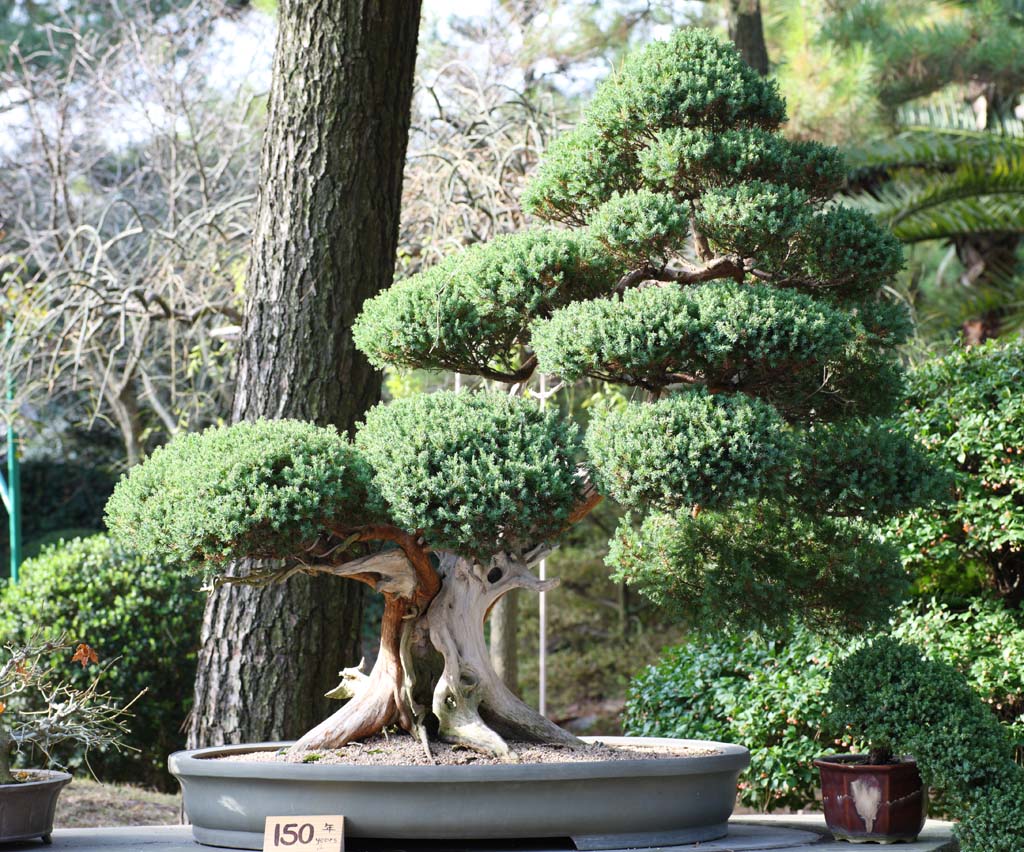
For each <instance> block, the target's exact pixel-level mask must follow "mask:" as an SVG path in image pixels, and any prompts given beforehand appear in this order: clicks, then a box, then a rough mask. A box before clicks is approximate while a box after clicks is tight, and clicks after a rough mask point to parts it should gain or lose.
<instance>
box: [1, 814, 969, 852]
mask: <svg viewBox="0 0 1024 852" xmlns="http://www.w3.org/2000/svg"><path fill="white" fill-rule="evenodd" d="M730 826H733V827H734V830H733V831H730V834H729V837H727V838H725V839H723V840H715V841H711V842H708V843H701V844H699V845H696V846H690V847H681V846H676V847H672V849H673V850H679V852H683V850H685V849H693V850H699V852H769V850H771V852H856V850H867V849H871V848H874V849H877V848H879V847H877V846H874V847H872V846H863V845H862V846H855V845H851V844H849V843H843V842H840V841H836V840H832V839H831V837H830V836H829V835H828V831H827V830H826V829H825V823H824V821H823V820H822V818H821V817H820V816H785V817H765V816H746V817H734V818H733V820H732V821H731V822H730ZM204 848H208V847H202V846H199V845H198V844H197V843H195V842H194V841H193V840H192V835H191V830H190V829H189V827H188V826H159V827H150V828H72V829H58V830H57V831H55V832H54V833H53V845H52V846H50V847H49V849H50V850H53V852H57V850H60V852H128V851H129V850H142V852H200V850H202V849H204ZM370 848H372V850H374V852H404V850H409V852H454V850H459V849H460V847H459V846H458V845H456V844H429V845H427V844H424V843H414V844H410V843H403V842H402V841H395V842H393V843H387V844H374V845H373V846H372V847H370ZM568 848H570V847H569V846H567V845H558V844H552V843H540V844H531V845H524V844H522V843H513V842H508V843H503V844H489V843H488V844H477V845H474V846H472V847H461V849H465V850H467V852H477V850H479V852H510V850H529V852H562V850H566V849H568ZM886 848H891V849H892V850H893V852H956V850H957V849H958V847H957V844H956V843H955V842H954V841H953V839H952V833H951V826H950V824H949V823H944V822H936V821H929V823H928V825H927V826H925V830H924V832H923V833H922V834H921V837H920V838H919V839H918V841H917V842H916V843H901V844H899V845H898V846H892V847H886ZM44 849H47V847H45V846H43V845H42V844H41V843H40V842H39V841H33V842H29V843H9V844H8V843H0V852H28V850H44ZM365 849H367V846H365V845H364V844H361V843H360V842H359V841H358V840H356V839H351V840H349V841H348V842H347V843H346V852H363V850H365ZM666 852H670V850H668V849H666Z"/></svg>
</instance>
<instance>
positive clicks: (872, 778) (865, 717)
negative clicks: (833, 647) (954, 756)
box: [814, 645, 928, 843]
mask: <svg viewBox="0 0 1024 852" xmlns="http://www.w3.org/2000/svg"><path fill="white" fill-rule="evenodd" d="M879 647H880V648H881V645H879ZM877 662H878V661H877V659H876V657H875V656H874V655H869V656H865V655H864V654H858V653H854V654H851V655H850V656H848V657H846V658H845V659H843V660H841V661H840V662H839V663H838V664H837V665H836V667H835V669H834V671H833V680H832V685H831V689H830V697H831V698H832V701H831V702H830V703H831V704H832V707H833V711H832V717H831V719H830V723H831V726H832V727H833V728H835V730H836V731H837V732H842V733H846V734H852V735H853V736H854V737H855V738H858V739H860V740H861V741H862V742H867V743H868V744H869V748H868V751H867V754H836V755H828V756H824V757H819V758H818V759H817V760H815V761H814V765H815V766H817V767H818V770H819V772H820V773H821V796H822V806H823V808H824V811H825V822H826V823H827V825H828V828H829V831H831V832H832V834H833V835H835V837H836V838H837V839H838V840H850V841H854V842H861V843H863V842H868V841H873V842H876V843H897V842H900V841H906V842H911V841H913V840H915V839H916V838H917V835H918V834H919V833H920V832H921V829H922V828H923V827H924V821H925V815H926V812H927V806H928V788H927V787H926V786H925V784H924V782H923V781H922V780H921V773H920V772H919V771H918V767H917V761H916V760H914V759H913V758H911V757H906V756H901V755H900V754H899V751H898V749H899V747H900V745H901V744H900V743H899V742H894V740H893V738H892V736H891V733H892V731H891V720H887V719H886V718H885V717H886V716H887V715H888V714H889V713H890V710H891V708H889V706H888V703H887V700H886V691H885V688H884V684H882V682H881V681H882V680H885V679H887V678H891V677H897V678H898V677H899V676H900V675H899V671H886V670H881V671H879V670H877V669H875V668H874V667H873V666H874V664H875V663H877ZM865 667H867V669H866V670H865Z"/></svg>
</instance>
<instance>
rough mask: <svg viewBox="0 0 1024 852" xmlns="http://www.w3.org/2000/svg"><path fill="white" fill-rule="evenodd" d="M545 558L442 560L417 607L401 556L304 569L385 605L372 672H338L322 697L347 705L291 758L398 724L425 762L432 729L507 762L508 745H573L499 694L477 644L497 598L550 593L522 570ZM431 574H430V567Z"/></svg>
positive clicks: (414, 583)
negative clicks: (337, 578) (349, 581)
mask: <svg viewBox="0 0 1024 852" xmlns="http://www.w3.org/2000/svg"><path fill="white" fill-rule="evenodd" d="M545 552H546V548H544V547H543V546H542V547H538V548H535V549H534V550H533V551H531V552H530V553H528V554H526V555H525V556H524V557H522V558H516V557H513V556H510V555H508V554H505V553H499V554H497V555H495V556H494V557H493V558H492V559H490V560H489V561H488V562H487V563H486V564H481V563H479V562H474V561H472V560H469V559H465V558H463V557H459V556H457V555H455V554H450V553H446V554H443V555H442V558H441V564H440V568H439V570H438V572H436V573H432V575H433V576H434V577H436V578H437V581H438V583H437V584H438V587H439V588H438V591H437V593H436V595H434V596H433V597H432V598H431V600H429V601H428V603H427V604H421V603H420V601H421V599H422V598H423V597H424V596H423V594H421V591H420V587H419V585H418V583H419V578H420V576H421V575H422V574H423V572H422V571H417V570H416V569H415V567H414V566H413V565H412V564H411V562H410V560H409V559H408V558H407V555H406V554H405V553H404V552H403V551H402V550H394V551H384V552H381V553H377V554H373V555H372V556H369V557H364V558H363V559H358V560H352V561H350V562H348V563H343V564H340V565H329V564H328V565H317V566H310V567H311V570H319V571H324V572H325V573H333V574H338V575H341V576H349V577H353V578H355V579H359V580H361V581H362V582H366V583H368V584H370V585H371V586H374V588H377V589H379V590H381V591H383V592H384V595H385V601H386V603H385V608H384V618H383V622H382V625H381V647H380V654H379V656H378V658H377V662H376V663H375V664H374V667H373V670H372V671H371V672H370V674H369V675H365V674H363V672H362V670H361V669H362V666H361V665H360V666H359V667H356V668H351V669H345V670H344V671H343V672H342V673H341V675H342V681H341V683H340V684H339V685H338V686H337V687H336V688H335V689H333V690H332V691H331V692H330V693H328V695H329V696H331V697H337V698H348V699H349V701H348V703H347V704H346V705H345V706H344V707H342V708H341V709H340V710H339V711H338V712H337V713H335V714H334V715H332V716H331V717H330V718H328V719H327V720H325V721H324V722H322V723H321V724H320V725H318V726H317V727H316V728H314V729H313V730H312V731H310V732H309V733H307V734H306V735H305V736H303V737H302V738H301V739H300V740H299V741H298V742H297V743H296V744H295V745H294V746H293V747H292V748H293V750H296V751H301V750H306V749H325V748H340V747H341V746H344V745H345V744H346V743H348V742H351V741H352V740H355V739H361V738H364V737H368V736H372V735H374V734H377V733H379V732H380V731H382V730H383V729H385V728H386V727H388V726H390V725H398V726H400V727H401V728H403V729H404V730H406V731H408V732H409V733H411V734H412V735H414V736H415V737H417V738H418V739H419V740H420V742H421V743H422V744H423V748H424V751H425V753H426V754H427V755H428V756H431V752H430V744H429V739H428V731H432V730H433V723H434V722H436V727H437V731H436V734H437V736H438V737H439V738H440V739H441V740H443V741H445V742H449V743H453V744H456V745H462V746H466V747H468V748H472V749H474V750H476V751H480V752H483V753H485V754H488V755H493V756H497V757H502V758H505V759H506V760H512V761H514V760H517V759H518V758H517V756H516V755H515V753H514V752H513V751H512V750H511V749H510V748H509V746H508V743H507V742H506V739H505V738H506V737H509V738H514V739H518V740H526V741H532V742H543V743H549V744H561V745H566V746H570V747H571V746H575V745H579V744H580V741H579V740H577V739H576V737H574V736H573V735H572V734H570V733H568V732H567V731H564V730H562V729H561V728H559V727H558V726H557V725H555V724H554V723H553V722H551V721H550V720H549V719H546V718H545V717H544V716H541V715H540V714H539V713H537V711H535V710H534V709H533V708H531V707H529V706H527V705H526V704H524V703H523V702H522V701H520V700H519V699H518V698H517V697H516V696H515V695H514V694H513V693H512V692H511V691H510V690H509V689H508V688H507V687H506V686H505V684H504V683H503V682H502V680H501V678H500V677H499V676H498V674H497V672H495V670H494V668H493V666H492V664H491V658H490V654H489V652H488V649H487V644H486V642H485V641H484V622H485V620H486V619H487V616H488V614H489V612H490V610H491V608H492V607H493V606H494V604H495V603H496V602H497V601H498V600H499V599H500V598H501V596H502V595H504V594H506V593H507V592H509V591H511V590H512V589H519V588H525V589H530V590H533V591H538V592H540V591H547V590H549V589H551V588H553V587H554V586H556V585H557V581H556V580H549V581H541V580H539V579H538V578H537V577H536V576H534V574H533V573H531V571H530V569H529V564H530V563H531V562H532V561H534V560H535V559H538V558H541V557H542V556H543V554H544V553H545ZM430 570H431V572H434V569H433V567H432V566H431V568H430ZM438 655H440V658H438ZM442 663H443V667H442ZM432 717H433V718H432Z"/></svg>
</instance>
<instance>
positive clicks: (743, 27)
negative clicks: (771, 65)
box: [729, 0, 768, 77]
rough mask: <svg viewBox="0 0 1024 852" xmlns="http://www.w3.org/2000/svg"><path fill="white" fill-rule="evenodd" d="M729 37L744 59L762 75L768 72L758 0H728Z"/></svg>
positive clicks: (766, 51)
mask: <svg viewBox="0 0 1024 852" xmlns="http://www.w3.org/2000/svg"><path fill="white" fill-rule="evenodd" d="M729 38H731V39H732V40H733V43H734V44H735V45H736V48H737V49H738V50H739V52H740V55H741V56H742V57H743V59H744V61H745V62H746V63H747V65H749V66H750V67H751V68H753V69H754V70H755V71H757V73H758V74H760V75H761V76H762V77H764V76H767V74H768V47H767V45H765V42H764V25H763V23H762V21H761V2H760V0H729Z"/></svg>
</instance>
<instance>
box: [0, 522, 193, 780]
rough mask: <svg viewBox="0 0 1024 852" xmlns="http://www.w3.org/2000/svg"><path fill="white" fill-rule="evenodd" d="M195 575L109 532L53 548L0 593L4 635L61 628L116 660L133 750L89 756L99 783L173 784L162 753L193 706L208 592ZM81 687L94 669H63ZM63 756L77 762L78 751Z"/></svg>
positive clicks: (174, 744)
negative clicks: (135, 550)
mask: <svg viewBox="0 0 1024 852" xmlns="http://www.w3.org/2000/svg"><path fill="white" fill-rule="evenodd" d="M197 586H198V581H197V580H196V578H194V577H191V576H189V575H187V574H184V573H182V572H180V571H177V570H174V569H171V568H168V567H166V566H164V565H161V564H159V563H157V562H154V561H152V560H148V559H143V558H141V557H139V556H135V555H132V554H129V553H126V552H124V551H122V550H120V549H118V548H117V547H116V546H115V545H114V544H113V542H112V541H111V539H110V538H108V537H107V536H105V535H94V536H90V537H89V538H79V539H73V540H72V541H69V542H62V543H61V544H59V545H55V546H50V547H47V548H45V549H44V550H43V552H42V553H41V554H40V555H39V556H38V557H36V558H34V559H28V560H26V561H25V562H24V563H23V565H22V579H21V582H19V584H18V585H16V586H15V585H10V584H8V585H6V586H4V587H3V590H2V595H0V642H3V643H8V642H10V643H20V642H24V641H25V640H26V639H27V638H28V637H30V636H31V635H32V634H33V632H34V631H36V630H39V629H42V630H43V631H44V633H45V635H47V636H53V635H58V634H60V633H61V632H66V633H67V634H68V638H69V639H70V640H71V641H73V642H86V643H88V644H89V645H90V646H92V647H93V648H94V649H96V651H97V653H98V654H99V657H100V662H101V663H105V662H107V661H109V660H113V659H115V658H118V659H117V661H116V662H115V663H113V665H111V667H110V669H109V670H108V671H107V674H106V675H105V677H104V681H105V687H106V688H107V689H109V690H110V692H111V693H112V694H113V695H115V696H117V697H118V698H120V699H122V700H124V701H128V700H131V699H132V698H134V697H135V696H136V695H138V693H139V692H141V691H142V690H146V694H145V695H143V696H142V697H141V698H140V699H139V701H138V702H137V703H136V704H135V705H134V706H133V707H132V710H131V712H132V713H133V714H134V718H133V719H131V720H129V725H130V728H131V733H130V734H129V735H128V736H126V737H125V742H126V743H127V744H128V745H129V746H130V747H132V748H134V749H138V751H126V752H122V753H118V752H114V751H109V752H103V753H98V752H96V751H91V752H90V753H89V758H88V759H89V765H90V766H91V767H92V768H93V770H94V771H95V772H96V774H97V775H98V776H99V777H100V779H101V780H103V781H127V782H132V783H137V784H145V785H147V786H156V787H161V788H163V789H168V790H169V789H174V787H175V782H174V780H173V779H172V778H171V776H170V775H168V774H167V771H166V762H167V755H168V754H170V753H171V752H172V751H175V750H176V749H180V748H183V747H184V745H185V735H184V734H183V733H182V732H181V726H182V724H183V723H184V721H185V718H186V716H187V715H188V711H189V707H190V706H191V704H192V687H193V681H194V679H195V669H196V651H197V648H198V646H199V633H200V629H201V626H202V618H203V607H204V605H205V600H204V596H203V595H202V594H200V593H199V591H198V588H197ZM66 674H67V675H68V677H69V678H70V679H71V680H72V682H73V683H74V684H75V685H76V686H78V687H80V688H82V687H85V686H87V685H88V683H89V682H90V680H91V678H92V677H93V676H94V672H93V671H92V670H89V669H82V668H80V667H78V666H74V667H71V668H70V669H69V671H68V672H67V673H66ZM60 757H62V758H64V759H66V760H68V761H70V762H71V763H72V764H77V763H79V762H80V761H81V755H80V754H65V755H60Z"/></svg>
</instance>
